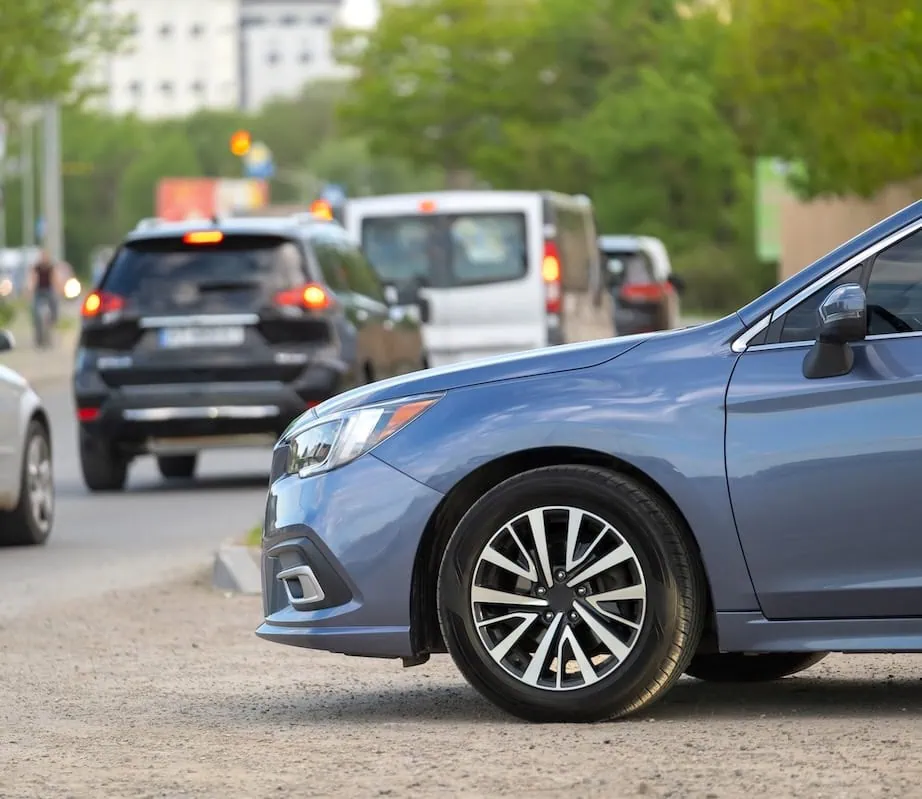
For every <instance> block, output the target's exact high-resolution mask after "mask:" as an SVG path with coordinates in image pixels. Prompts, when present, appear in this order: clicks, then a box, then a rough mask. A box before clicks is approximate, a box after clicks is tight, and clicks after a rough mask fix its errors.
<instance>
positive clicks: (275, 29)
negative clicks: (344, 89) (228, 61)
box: [240, 0, 347, 111]
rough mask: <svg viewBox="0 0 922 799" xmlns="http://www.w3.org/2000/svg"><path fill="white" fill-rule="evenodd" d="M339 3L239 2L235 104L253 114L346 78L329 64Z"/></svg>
mask: <svg viewBox="0 0 922 799" xmlns="http://www.w3.org/2000/svg"><path fill="white" fill-rule="evenodd" d="M342 6H343V0H241V8H240V102H241V105H242V107H243V108H245V109H246V110H248V111H249V110H256V109H258V108H260V107H261V106H262V105H263V104H264V103H265V102H266V101H267V100H270V99H273V98H284V97H292V96H294V95H296V94H297V93H298V92H299V91H301V89H302V88H303V87H304V85H305V84H306V83H309V82H312V81H316V80H325V79H331V78H334V79H335V78H341V77H344V76H345V75H346V74H347V73H346V71H345V69H344V68H343V67H342V66H340V65H338V64H336V62H335V61H334V60H333V41H332V33H333V29H334V28H335V26H336V25H337V24H338V23H339V19H340V12H341V10H342Z"/></svg>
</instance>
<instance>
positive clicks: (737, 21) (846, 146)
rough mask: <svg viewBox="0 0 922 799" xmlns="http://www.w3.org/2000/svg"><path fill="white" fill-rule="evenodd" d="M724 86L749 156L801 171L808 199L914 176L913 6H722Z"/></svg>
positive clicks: (919, 84)
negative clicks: (739, 116)
mask: <svg viewBox="0 0 922 799" xmlns="http://www.w3.org/2000/svg"><path fill="white" fill-rule="evenodd" d="M730 7H731V12H732V23H731V25H730V29H731V34H732V46H731V47H730V48H729V49H728V51H727V59H726V61H725V63H724V69H723V71H724V75H725V80H726V85H727V87H728V89H729V91H730V92H731V93H732V94H733V96H734V97H735V98H736V99H737V100H738V102H739V103H740V104H741V105H742V106H743V107H744V108H745V110H746V115H745V117H744V118H743V121H744V122H745V124H744V126H743V130H744V131H745V132H746V134H747V138H748V140H749V142H750V144H751V145H752V147H753V148H758V149H760V150H762V151H763V152H765V153H766V154H772V155H778V156H782V157H786V158H790V159H796V160H799V161H802V162H803V163H804V165H805V167H806V173H807V179H806V183H805V184H804V185H803V189H804V191H805V192H806V193H807V194H808V195H816V194H824V193H830V194H846V193H852V192H854V193H858V194H861V195H870V194H872V193H874V192H875V191H876V190H878V189H880V188H881V187H883V186H885V185H886V184H888V183H890V182H892V181H898V180H902V179H906V178H914V177H918V176H919V175H920V174H922V105H920V103H919V99H918V98H919V97H922V9H920V7H919V4H918V2H917V1H916V0H874V2H867V0H811V2H808V3H804V2H796V0H731V2H730Z"/></svg>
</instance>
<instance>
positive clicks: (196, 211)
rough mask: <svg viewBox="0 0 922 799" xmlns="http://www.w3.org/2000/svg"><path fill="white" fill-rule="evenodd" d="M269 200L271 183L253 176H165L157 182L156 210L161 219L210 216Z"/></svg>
mask: <svg viewBox="0 0 922 799" xmlns="http://www.w3.org/2000/svg"><path fill="white" fill-rule="evenodd" d="M268 202H269V186H268V184H267V183H266V181H264V180H255V179H252V178H243V179H233V180H229V179H224V178H163V179H162V180H160V182H159V183H158V184H157V193H156V213H157V216H158V217H159V218H160V219H165V220H167V221H169V222H180V221H182V220H184V219H209V218H211V217H213V216H215V215H216V214H218V215H221V216H227V215H231V214H233V213H234V212H237V211H254V210H256V209H259V208H262V207H263V206H265V205H266V204H267V203H268Z"/></svg>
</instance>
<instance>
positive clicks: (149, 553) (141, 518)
mask: <svg viewBox="0 0 922 799" xmlns="http://www.w3.org/2000/svg"><path fill="white" fill-rule="evenodd" d="M39 392H40V393H41V394H42V397H43V399H44V400H45V403H46V407H47V408H48V412H49V414H50V415H51V423H52V428H53V429H52V437H53V445H54V468H55V480H56V484H57V517H56V520H55V527H54V531H53V532H52V535H51V538H50V540H49V541H48V543H47V544H46V545H45V546H44V547H38V548H7V549H0V619H2V618H4V617H9V616H11V615H18V614H20V613H23V612H25V611H27V610H31V609H34V608H36V607H37V606H41V605H43V604H46V603H52V602H53V603H61V602H72V601H79V600H84V599H90V598H93V597H96V596H99V595H101V594H103V593H105V592H106V591H109V590H112V589H129V588H135V589H136V590H139V591H140V590H143V589H144V588H146V587H149V586H151V585H153V584H155V583H157V582H159V581H161V580H164V579H170V578H173V577H176V576H179V575H181V574H182V573H185V572H188V571H189V570H190V569H196V568H198V567H200V566H201V565H202V564H204V563H207V562H208V561H209V560H210V558H211V557H212V555H213V554H214V551H215V549H216V548H217V547H218V546H219V545H220V544H221V542H222V541H224V540H226V539H228V538H234V537H238V536H240V535H241V534H243V533H244V532H245V531H246V530H247V529H249V528H250V527H252V526H253V525H254V524H255V523H257V522H258V521H259V520H260V519H261V518H262V513H263V507H264V506H263V503H264V501H265V495H266V485H267V480H268V468H269V453H268V451H261V450H223V451H217V452H212V453H206V454H205V455H204V457H202V458H201V459H200V463H199V469H198V476H197V478H196V479H195V480H192V481H188V482H186V481H173V482H166V481H164V480H163V479H162V478H161V477H160V475H159V473H158V472H157V467H156V463H155V462H154V460H153V458H141V459H138V460H137V461H135V462H134V464H132V467H131V472H130V475H129V481H128V488H127V490H126V491H125V493H124V494H107V495H98V494H93V495H91V494H90V493H88V492H87V490H86V488H85V487H84V485H83V481H82V479H81V476H80V464H79V461H78V456H77V445H76V441H77V431H76V423H75V421H74V414H73V405H72V402H71V398H70V393H69V390H68V388H67V386H66V384H63V383H58V384H52V385H47V386H45V387H44V388H39Z"/></svg>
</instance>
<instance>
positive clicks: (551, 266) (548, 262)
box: [541, 241, 561, 314]
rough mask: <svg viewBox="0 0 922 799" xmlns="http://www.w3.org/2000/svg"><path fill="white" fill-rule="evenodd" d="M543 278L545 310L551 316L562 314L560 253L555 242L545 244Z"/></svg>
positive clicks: (542, 266) (542, 264)
mask: <svg viewBox="0 0 922 799" xmlns="http://www.w3.org/2000/svg"><path fill="white" fill-rule="evenodd" d="M541 277H542V278H543V279H544V290H545V298H546V299H545V310H546V311H547V313H550V314H559V313H560V301H561V291H560V253H559V252H558V251H557V245H556V244H555V243H554V242H553V241H546V242H544V258H543V259H542V261H541Z"/></svg>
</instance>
